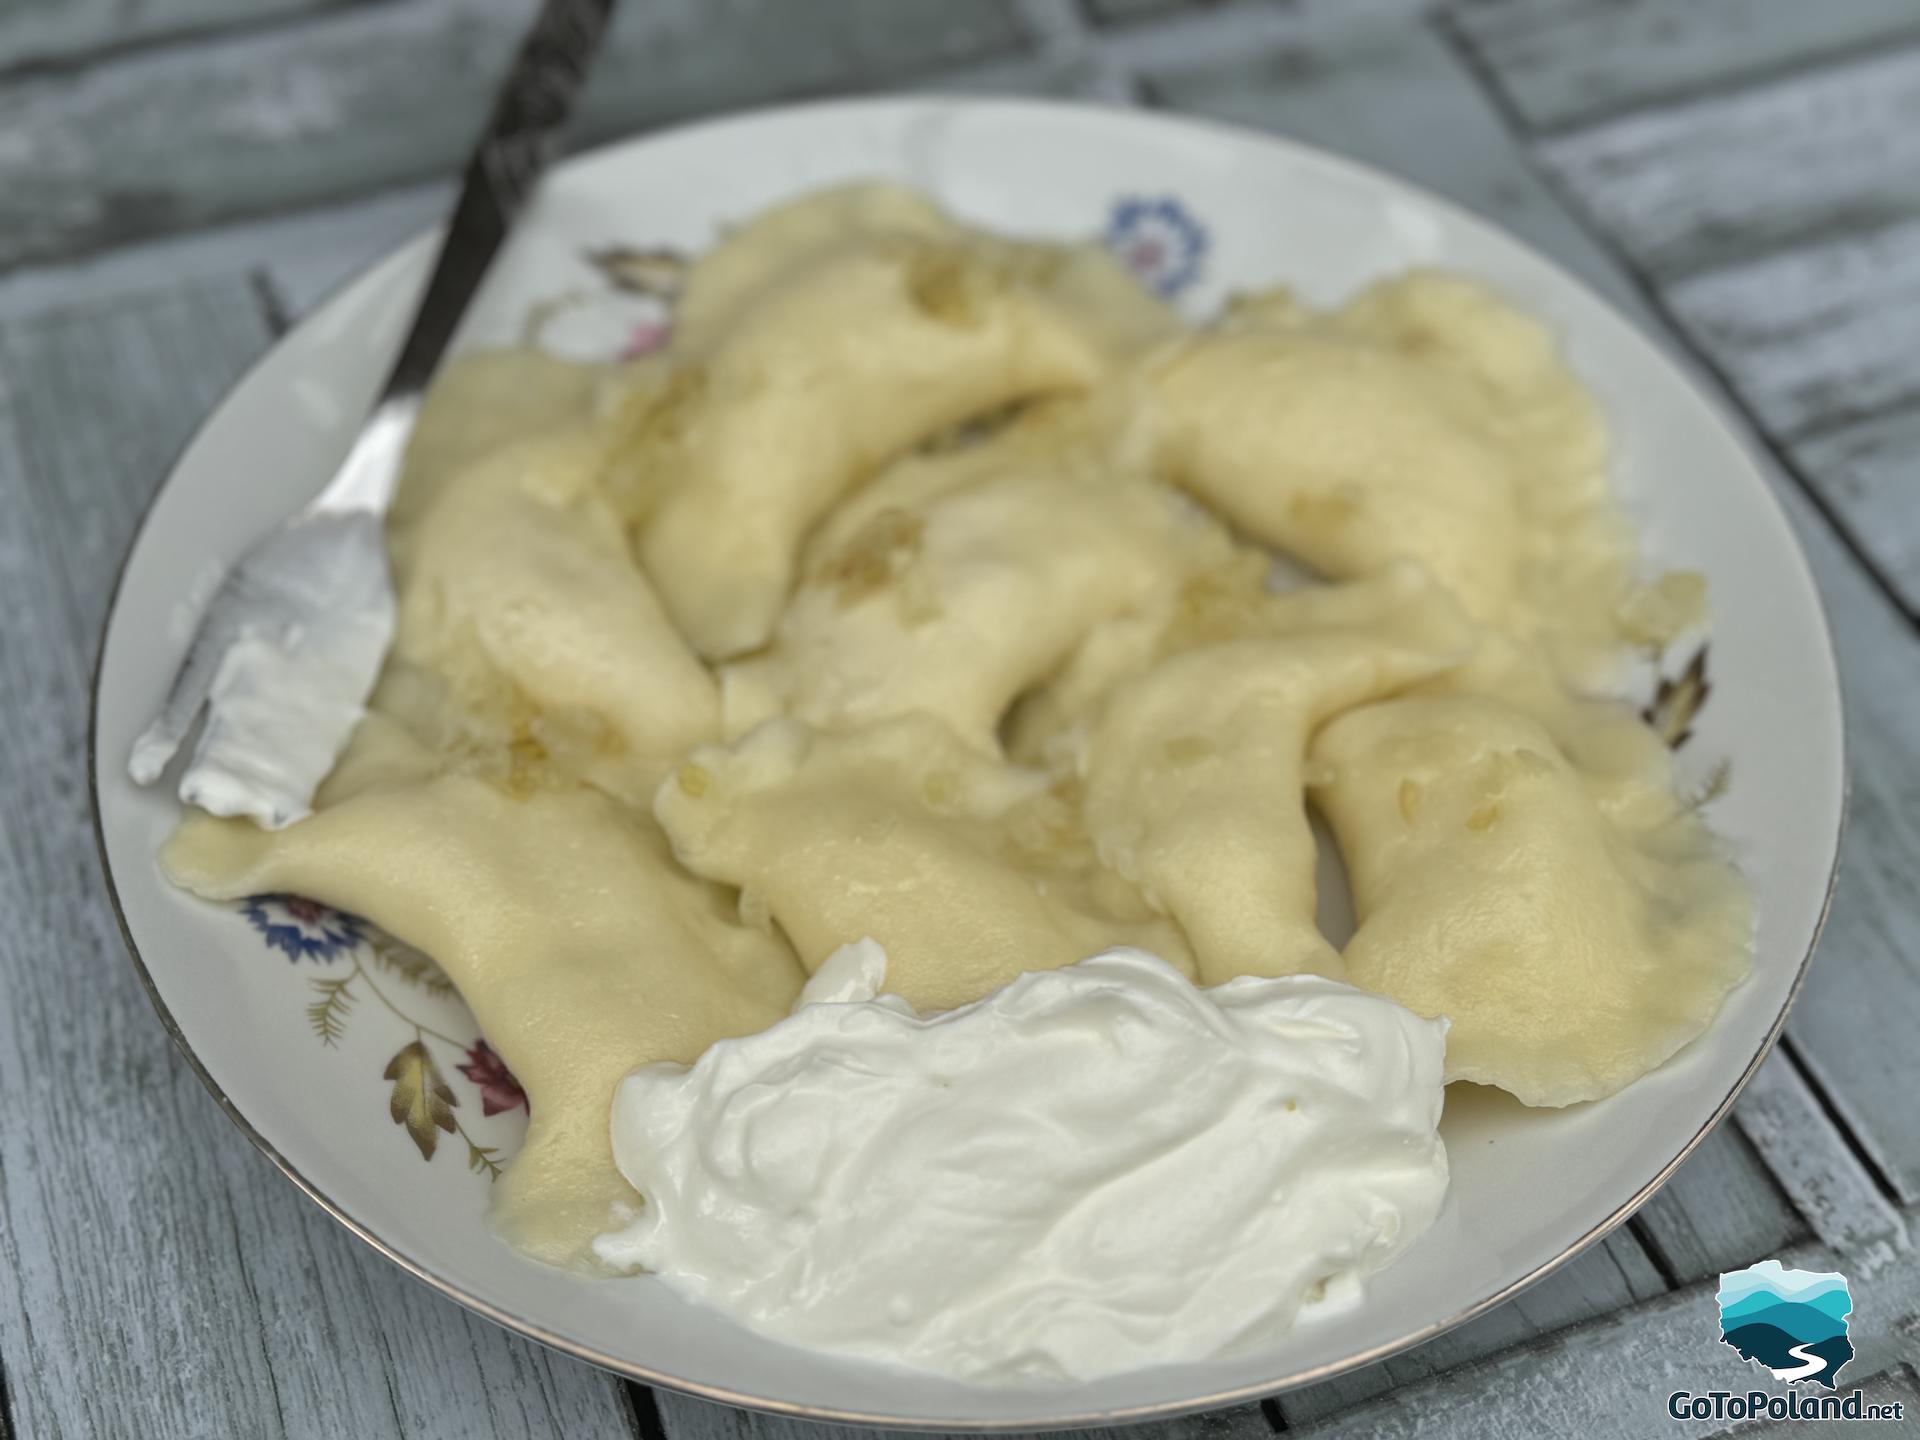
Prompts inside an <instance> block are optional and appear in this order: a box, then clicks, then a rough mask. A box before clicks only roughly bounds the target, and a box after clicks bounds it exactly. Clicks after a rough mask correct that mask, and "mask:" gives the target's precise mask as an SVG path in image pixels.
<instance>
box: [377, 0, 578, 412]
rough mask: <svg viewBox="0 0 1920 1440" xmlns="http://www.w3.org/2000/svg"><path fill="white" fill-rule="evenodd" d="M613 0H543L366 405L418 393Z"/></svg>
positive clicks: (511, 216)
mask: <svg viewBox="0 0 1920 1440" xmlns="http://www.w3.org/2000/svg"><path fill="white" fill-rule="evenodd" d="M612 9H613V0H545V3H543V4H542V5H541V7H540V14H539V16H538V17H537V18H536V19H535V20H534V22H533V28H532V29H531V30H530V31H528V32H527V38H526V39H525V40H524V41H522V42H521V45H520V53H519V55H518V56H516V57H515V59H514V62H513V68H512V70H510V71H509V72H508V74H507V79H506V83H505V84H504V85H503V86H502V87H501V90H500V96H499V99H498V100H496V101H495V102H494V107H493V114H492V116H491V117H490V118H489V119H488V121H487V128H486V131H485V133H483V134H482V135H481V137H480V143H479V145H478V146H477V147H475V149H474V152H473V157H472V158H471V159H470V160H468V162H467V172H466V179H465V181H464V183H463V184H462V187H461V190H460V201H459V203H458V204H457V205H456V206H455V207H454V211H453V219H452V220H451V221H450V222H449V223H448V225H447V233H446V238H445V239H443V240H442V241H441V242H440V257H439V259H438V260H436V261H435V262H434V267H433V277H432V279H430V280H429V281H428V282H427V292H426V294H425V295H424V296H423V297H422V298H421V301H420V308H419V310H418V311H416V312H415V314H414V317H413V328H412V330H410V331H409V332H408V333H407V339H406V343H405V344H404V345H402V346H401V348H400V357H399V359H397V360H396V361H394V365H393V371H392V373H391V374H390V375H388V377H387V383H386V387H385V388H384V389H383V390H382V391H381V392H380V398H379V400H378V402H377V403H376V408H378V409H386V410H392V409H394V408H396V407H394V406H392V405H390V403H389V402H392V401H396V400H407V399H412V398H414V397H416V396H418V395H419V394H420V393H421V392H422V391H423V390H425V389H426V388H427V382H428V381H429V380H431V379H432V378H433V374H434V371H435V370H437V369H438V368H439V365H440V358H441V356H443V355H444V354H446V351H447V346H448V344H449V342H451V341H452V339H453V332H454V330H455V329H456V328H458V326H459V324H460V320H461V317H462V316H463V315H465V314H466V311H467V306H468V304H469V303H470V302H471V301H472V299H473V294H474V291H476V290H478V289H479V288H480V282H481V280H482V279H484V278H485V276H486V273H487V269H488V267H489V266H491V265H492V264H493V257H494V256H495V254H497V253H498V252H499V249H500V244H501V242H502V241H503V240H505V239H506V237H507V232H508V230H510V229H511V228H512V226H513V222H514V220H515V219H517V218H518V216H519V214H520V211H521V210H522V209H523V208H524V207H525V206H526V202H527V197H528V196H529V195H531V194H532V193H533V188H534V186H535V185H536V184H538V183H539V180H540V176H541V175H542V174H543V173H544V172H545V170H546V168H547V163H548V162H549V161H550V160H551V159H552V158H553V154H554V151H555V149H556V148H557V146H558V142H559V137H560V131H561V128H562V127H563V126H564V125H565V124H566V121H567V117H568V115H570V114H571V113H572V111H573V103H574V101H575V99H576V98H578V96H579V94H580V87H581V84H582V82H583V81H584V80H585V79H586V75H587V67H588V65H589V63H590V62H591V61H592V59H593V55H594V51H595V50H596V49H597V48H598V46H599V44H600V36H601V34H602V33H603V32H604V31H605V29H606V25H607V17H608V15H609V13H610V12H611V11H612Z"/></svg>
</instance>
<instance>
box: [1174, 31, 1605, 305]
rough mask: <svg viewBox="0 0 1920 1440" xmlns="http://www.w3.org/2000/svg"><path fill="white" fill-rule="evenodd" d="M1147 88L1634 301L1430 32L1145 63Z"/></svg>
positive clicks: (1332, 38)
mask: <svg viewBox="0 0 1920 1440" xmlns="http://www.w3.org/2000/svg"><path fill="white" fill-rule="evenodd" d="M1147 82H1148V86H1149V90H1150V92H1151V93H1152V95H1153V96H1154V97H1155V98H1156V99H1157V100H1158V101H1160V102H1161V103H1163V104H1165V105H1166V106H1167V107H1168V108H1169V109H1174V110H1191V111H1194V112H1197V113H1200V114H1205V115H1212V116H1216V117H1218V118H1220V119H1223V120H1234V121H1239V122H1241V123H1244V124H1248V125H1252V126H1254V127H1255V128H1258V129H1267V130H1275V131H1278V132H1280V133H1282V134H1285V135H1289V136H1291V137H1293V138H1295V139H1300V140H1306V141H1310V142H1311V143H1313V144H1316V145H1321V146H1324V147H1325V148H1326V149H1328V150H1331V151H1334V152H1335V153H1337V154H1343V155H1348V156H1351V157H1352V158H1354V159H1356V160H1362V161H1365V162H1366V163H1368V164H1371V165H1376V166H1378V167H1379V168H1381V169H1383V170H1387V171H1391V172H1393V173H1395V174H1398V175H1403V176H1405V177H1406V178H1408V179H1410V180H1413V181H1415V182H1416V183H1418V184H1421V185H1425V186H1427V187H1429V188H1431V189H1434V190H1437V191H1439V192H1440V193H1442V194H1444V195H1446V196H1448V197H1449V198H1451V199H1453V200H1456V201H1458V202H1459V203H1461V204H1462V205H1465V206H1466V207H1467V208H1469V209H1471V210H1474V211H1477V212H1478V213H1480V214H1482V215H1486V216H1490V217H1491V218H1493V219H1494V220H1497V221H1498V222H1499V223H1500V224H1502V225H1504V226H1506V227H1507V228H1508V229H1509V230H1512V231H1513V232H1514V233H1516V234H1517V235H1519V236H1520V237H1521V238H1522V239H1524V240H1526V241H1528V242H1529V243H1531V244H1533V245H1536V246H1538V247H1539V248H1540V249H1542V250H1544V251H1546V252H1547V253H1549V254H1551V255H1557V256H1559V257H1560V258H1562V259H1563V260H1569V261H1570V262H1572V263H1574V264H1576V266H1577V267H1578V268H1580V269H1581V271H1582V273H1583V274H1585V275H1586V276H1587V277H1588V278H1589V279H1590V280H1594V281H1596V283H1598V284H1599V285H1600V288H1601V289H1603V290H1604V291H1606V292H1607V293H1608V294H1609V295H1610V296H1612V297H1613V298H1615V299H1618V300H1621V301H1623V302H1625V301H1629V300H1630V299H1631V294H1632V287H1631V286H1629V285H1628V284H1627V283H1626V282H1625V281H1624V280H1623V279H1622V278H1621V277H1620V275H1619V273H1618V271H1617V269H1615V268H1614V267H1613V265H1612V262H1611V259H1610V257H1608V256H1607V255H1605V254H1604V253H1603V252H1602V251H1601V250H1600V248H1599V247H1598V246H1597V245H1595V243H1594V242H1593V239H1592V237H1591V236H1590V235H1589V234H1588V233H1587V232H1586V231H1585V230H1584V229H1583V228H1582V226H1581V225H1580V224H1579V222H1578V221H1576V220H1575V219H1574V218H1573V217H1572V216H1571V215H1569V214H1568V213H1567V210H1566V208H1565V207H1564V206H1563V205H1562V204H1560V202H1559V201H1558V200H1557V199H1556V198H1555V197H1554V195H1553V194H1552V193H1551V192H1550V191H1549V190H1548V189H1547V188H1546V187H1545V186H1544V185H1541V184H1540V183H1539V182H1538V181H1537V180H1536V179H1535V178H1534V176H1533V175H1532V174H1531V173H1530V172H1529V171H1528V169H1527V166H1526V163H1525V161H1524V159H1523V158H1522V157H1521V155H1520V153H1519V152H1518V150H1517V149H1516V147H1515V144H1514V141H1513V138H1512V137H1511V136H1510V135H1509V134H1508V132H1507V128H1506V126H1505V125H1504V123H1502V121H1501V119H1500V117H1499V115H1498V114H1497V113H1496V112H1495V110H1494V109H1493V107H1492V105H1491V104H1490V103H1489V101H1488V100H1487V98H1486V96H1485V95H1484V94H1483V93H1481V92H1480V91H1479V89H1478V88H1477V87H1476V86H1475V85H1474V83H1473V82H1472V80H1471V79H1470V78H1469V76H1468V75H1467V73H1466V71H1465V68H1464V67H1463V66H1462V65H1461V64H1460V63H1459V61H1458V59H1457V58H1456V57H1455V56H1454V55H1453V54H1452V53H1451V51H1450V50H1449V49H1448V47H1447V46H1446V45H1445V44H1444V43H1443V42H1442V41H1441V39H1440V38H1439V37H1437V36H1436V35H1435V34H1434V33H1433V32H1432V31H1431V30H1429V29H1427V28H1426V27H1423V26H1418V25H1405V24H1392V23H1388V24H1379V25H1366V26H1352V27H1346V28H1343V29H1341V30H1338V31H1335V32H1333V33H1332V34H1326V35H1314V34H1306V35H1301V36H1299V37H1296V38H1294V39H1292V40H1290V41H1283V42H1282V43H1280V44H1277V45H1274V46H1271V47H1269V48H1266V49H1262V50H1258V51H1254V52H1252V53H1248V54H1242V55H1237V56H1234V57H1232V58H1230V59H1227V60H1226V61H1225V62H1224V63H1215V64H1206V65H1198V66H1194V67H1192V68H1184V67H1183V68H1179V69H1163V68H1160V67H1157V66H1149V67H1148V70H1147Z"/></svg>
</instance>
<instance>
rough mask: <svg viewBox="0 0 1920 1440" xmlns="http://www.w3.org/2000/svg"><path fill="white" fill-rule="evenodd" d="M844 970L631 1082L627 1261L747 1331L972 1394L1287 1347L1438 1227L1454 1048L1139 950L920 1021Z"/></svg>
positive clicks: (1342, 993)
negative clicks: (1444, 1114)
mask: <svg viewBox="0 0 1920 1440" xmlns="http://www.w3.org/2000/svg"><path fill="white" fill-rule="evenodd" d="M885 967H886V956H885V954H884V952H883V951H882V950H881V949H880V947H879V946H878V945H877V944H875V943H874V942H872V941H871V940H867V941H862V942H861V943H859V944H857V945H850V946H847V947H844V948H843V949H842V950H840V951H838V952H836V953H835V955H834V956H832V957H831V958H830V959H829V960H828V961H827V962H826V963H825V964H824V965H823V966H822V968H821V969H820V971H819V972H818V973H817V974H816V975H815V976H814V978H813V980H812V981H811V982H810V983H809V985H808V986H807V989H806V991H805V992H804V993H803V994H802V996H801V999H800V1002H799V1004H798V1005H797V1006H796V1008H795V1011H794V1013H793V1014H792V1016H790V1017H789V1018H788V1019H786V1020H783V1021H781V1022H780V1023H779V1024H776V1025H774V1026H771V1027H770V1028H768V1029H766V1030H763V1031H761V1032H759V1033H757V1034H753V1035H748V1036H744V1037H741V1038H739V1039H734V1040H722V1041H720V1042H718V1043H717V1044H715V1045H714V1046H713V1047H712V1048H711V1049H709V1050H708V1051H707V1052H706V1053H705V1054H704V1055H702V1056H701V1057H700V1059H699V1060H698V1061H697V1062H696V1063H695V1064H694V1065H692V1066H691V1067H687V1066H681V1065H672V1064H656V1065H648V1066H645V1067H643V1068H641V1069H639V1070H636V1071H634V1072H633V1073H632V1074H631V1075H629V1076H628V1077H627V1078H626V1079H625V1080H624V1081H623V1082H622V1083H621V1085H620V1088H619V1090H618V1092H617V1094H616V1096H615V1099H614V1105H613V1121H612V1128H613V1147H614V1156H615V1159H616V1160H617V1162H618V1163H619V1166H620V1168H621V1171H622V1172H623V1173H624V1174H625V1175H626V1177H627V1179H628V1180H629V1181H630V1182H631V1183H632V1184H633V1185H634V1186H635V1188H636V1189H638V1190H639V1191H640V1192H641V1194H643V1195H644V1196H646V1197H647V1198H646V1202H645V1204H644V1206H643V1208H642V1209H641V1211H640V1212H639V1213H638V1214H637V1216H636V1217H635V1218H634V1220H633V1222H632V1223H631V1225H629V1226H628V1227H627V1228H625V1229H622V1230H617V1231H614V1232H611V1233H609V1234H606V1235H603V1236H601V1237H600V1238H599V1239H598V1240H597V1241H596V1242H595V1249H596V1250H597V1252H598V1253H599V1255H600V1256H601V1258H602V1259H604V1260H606V1261H608V1262H609V1263H611V1264H614V1265H617V1266H625V1267H641V1268H645V1269H647V1270H651V1271H653V1272H655V1274H656V1275H657V1276H658V1278H659V1279H660V1280H661V1281H662V1282H663V1283H664V1284H666V1285H667V1286H668V1287H670V1288H671V1289H672V1290H674V1291H675V1292H677V1293H678V1294H680V1295H682V1296H684V1297H686V1298H688V1299H690V1300H693V1301H696V1302H698V1303H700V1304H703V1305H706V1306H708V1307H710V1308H712V1309H715V1310H718V1311H720V1312H721V1313H723V1314H725V1315H727V1316H729V1317H731V1318H732V1319H733V1320H735V1321H737V1322H738V1323H740V1324H742V1325H744V1326H746V1327H747V1328H748V1329H751V1330H755V1331H758V1332H760V1333H761V1334H764V1335H767V1336H770V1337H772V1338H774V1339H778V1340H782V1341H786V1342H788V1343H791V1344H796V1345H803V1346H807V1347H809V1348H812V1349H816V1350H822V1351H829V1352H833V1353H837V1354H841V1355H847V1356H853V1357H859V1358H864V1359H869V1360H878V1361H885V1362H892V1363H896V1364H900V1365H904V1366H909V1367H913V1368H916V1369H922V1370H929V1371H935V1372H940V1373H944V1374H948V1375H953V1376H960V1377H966V1378H972V1379H985V1380H999V1381H1020V1380H1061V1379H1066V1380H1088V1379H1092V1378H1095V1377H1097V1376H1101V1375H1107V1374H1112V1373H1115V1372H1118V1371H1123V1370H1132V1369H1137V1368H1140V1367H1143V1366H1151V1365H1166V1364H1177V1363H1181V1362H1183V1361H1194V1360H1201V1359H1205V1358H1207V1357H1210V1356H1215V1355H1220V1354H1225V1353H1229V1352H1232V1351H1237V1350H1242V1349H1248V1348H1253V1347H1257V1346H1260V1345H1262V1344H1270V1343H1271V1342H1272V1341H1273V1340H1274V1339H1275V1338H1276V1337H1277V1336H1279V1335H1281V1334H1283V1333H1284V1332H1285V1331H1287V1330H1288V1329H1289V1328H1290V1327H1291V1326H1292V1325H1293V1324H1294V1322H1295V1320H1296V1318H1300V1317H1304V1316H1307V1315H1313V1314H1320V1313H1326V1312H1330V1311H1336V1310H1340V1309H1344V1308H1346V1307H1349V1306H1351V1305H1353V1304H1355V1303H1356V1302H1357V1301H1358V1299H1359V1297H1360V1292H1361V1282H1362V1280H1363V1279H1364V1277H1365V1276H1367V1275H1368V1274H1370V1273H1372V1272H1373V1271H1375V1270H1378V1269H1379V1268H1380V1267H1381V1266H1383V1265H1385V1264H1386V1263H1388V1261H1390V1260H1391V1259H1393V1258H1394V1257H1395V1256H1396V1255H1398V1254H1399V1253H1400V1252H1401V1251H1402V1250H1403V1249H1405V1248H1406V1246H1407V1245H1408V1244H1410V1243H1411V1242H1412V1241H1413V1240H1414V1238H1415V1237H1417V1236H1418V1235H1419V1234H1420V1233H1421V1232H1422V1231H1424V1230H1425V1229H1426V1228H1427V1227H1428V1226H1429V1225H1430V1224H1431V1223H1432V1221H1433V1219H1434V1216H1435V1215H1436V1213H1437V1212H1438V1210H1439V1208H1440V1203H1441V1200H1442V1197H1443V1195H1444V1193H1445V1190H1446V1184H1447V1160H1446V1152H1445V1150H1444V1148H1443V1146H1442V1144H1441V1141H1440V1137H1439V1134H1438V1131H1437V1127H1438V1124H1439V1120H1440V1109H1441V1080H1440V1075H1441V1061H1442V1051H1443V1049H1444V1041H1445V1033H1446V1026H1445V1022H1443V1021H1432V1020H1422V1019H1420V1018H1418V1017H1416V1016H1414V1015H1413V1014H1412V1013H1411V1012H1409V1011H1407V1010H1404V1009H1402V1008H1401V1007H1400V1006H1398V1005H1396V1004H1394V1003H1393V1002H1391V1001H1389V1000H1385V999H1383V998H1381V997H1379V996H1376V995H1369V994H1366V993H1364V992H1362V991H1359V990H1355V989H1353V988H1351V987H1350V986H1347V985H1343V984H1340V983H1338V982H1336V981H1332V980H1326V979H1322V978H1320V977H1318V976H1311V975H1292V976H1286V977H1284V978H1280V979H1253V978H1241V979H1236V980H1232V981H1229V982H1228V983H1226V984H1224V985H1221V986H1219V987H1217V988H1215V989H1212V990H1200V989H1197V988H1196V987H1195V986H1194V985H1193V984H1192V983H1191V982H1190V981H1188V980H1187V979H1186V978H1185V977H1184V976H1182V975H1181V974H1180V973H1179V972H1178V971H1177V970H1175V969H1174V968H1173V967H1172V966H1170V965H1168V964H1167V963H1166V962H1164V961H1162V960H1160V959H1158V958H1156V957H1155V956H1152V955H1149V954H1146V953H1145V952H1143V951H1139V950H1112V951H1108V952H1107V953H1105V954H1102V955H1097V956H1095V957H1094V958H1092V959H1090V960H1084V961H1082V962H1080V963H1079V964H1076V965H1071V966H1068V967H1066V968H1064V969H1059V970H1053V971H1046V972H1033V973H1029V974H1026V975H1022V976H1021V977H1020V978H1019V979H1017V980H1015V981H1014V982H1013V983H1012V984H1010V985H1007V986H1005V987H1004V988H1002V989H1000V990H997V991H995V992H994V993H992V994H990V995H988V996H987V997H986V998H984V999H982V1000H979V1001H977V1002H975V1003H973V1004H971V1005H966V1006H962V1007H961V1008H959V1009H956V1010H949V1011H946V1012H944V1013H940V1014H933V1015H928V1016H921V1015H919V1014H917V1013H916V1012H915V1011H914V1010H913V1009H912V1007H910V1006H909V1005H908V1004H907V1003H906V1002H905V1001H903V1000H901V999H899V998H898V997H895V996H890V995H881V994H879V993H878V991H879V987H880V984H881V982H882V980H883V978H884V972H885Z"/></svg>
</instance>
